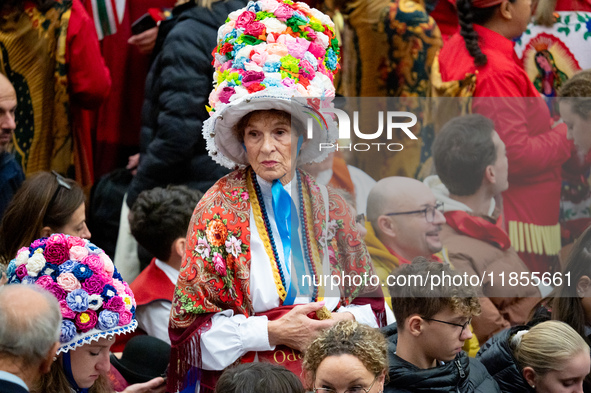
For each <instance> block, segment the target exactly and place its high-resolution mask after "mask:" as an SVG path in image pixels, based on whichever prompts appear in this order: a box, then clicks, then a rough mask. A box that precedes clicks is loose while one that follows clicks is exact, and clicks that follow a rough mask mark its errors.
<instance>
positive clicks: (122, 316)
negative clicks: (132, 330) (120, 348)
mask: <svg viewBox="0 0 591 393" xmlns="http://www.w3.org/2000/svg"><path fill="white" fill-rule="evenodd" d="M132 319H133V314H132V313H131V312H130V311H127V310H125V311H123V312H121V313H119V326H125V325H127V324H129V323H130V322H131V320H132Z"/></svg>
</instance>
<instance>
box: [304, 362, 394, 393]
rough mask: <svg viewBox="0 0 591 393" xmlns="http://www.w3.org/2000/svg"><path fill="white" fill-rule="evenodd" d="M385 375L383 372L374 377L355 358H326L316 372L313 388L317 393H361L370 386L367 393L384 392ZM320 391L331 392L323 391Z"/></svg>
mask: <svg viewBox="0 0 591 393" xmlns="http://www.w3.org/2000/svg"><path fill="white" fill-rule="evenodd" d="M343 365H346V367H343ZM385 375H386V374H385V371H384V372H382V373H381V374H380V375H378V376H377V377H376V376H375V375H374V374H373V373H372V372H371V371H369V370H368V369H367V368H366V367H365V366H364V365H363V363H361V361H360V360H359V359H358V358H357V357H356V356H353V355H348V354H345V355H339V356H328V357H326V358H325V359H324V360H323V361H322V362H321V363H320V365H319V366H318V369H317V370H316V377H315V378H314V387H315V388H316V389H317V392H318V393H328V392H329V391H335V392H337V393H343V392H344V391H345V390H348V391H354V392H357V391H358V392H359V393H363V390H361V388H363V389H368V388H369V387H370V386H371V389H370V390H368V393H377V392H381V391H382V390H384V378H385ZM322 389H332V390H326V391H323V390H322ZM356 389H357V390H356Z"/></svg>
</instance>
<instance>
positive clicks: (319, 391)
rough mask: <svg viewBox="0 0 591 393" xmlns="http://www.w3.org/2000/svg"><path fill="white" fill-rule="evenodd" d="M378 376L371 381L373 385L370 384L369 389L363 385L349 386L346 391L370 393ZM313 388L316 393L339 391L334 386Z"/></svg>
mask: <svg viewBox="0 0 591 393" xmlns="http://www.w3.org/2000/svg"><path fill="white" fill-rule="evenodd" d="M378 377H379V375H376V377H375V378H374V379H373V382H372V383H371V385H369V387H368V388H367V389H366V388H362V387H361V386H355V387H354V388H349V389H347V390H345V391H344V393H362V392H365V393H369V391H370V390H371V388H373V385H375V383H376V381H377V380H378ZM312 390H313V391H314V393H337V391H336V389H333V388H313V389H312Z"/></svg>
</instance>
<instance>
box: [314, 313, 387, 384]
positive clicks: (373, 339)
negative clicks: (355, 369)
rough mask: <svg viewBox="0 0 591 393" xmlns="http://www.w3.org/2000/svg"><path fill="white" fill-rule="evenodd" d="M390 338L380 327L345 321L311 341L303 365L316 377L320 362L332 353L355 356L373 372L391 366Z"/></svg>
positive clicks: (332, 354)
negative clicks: (388, 339) (389, 363)
mask: <svg viewBox="0 0 591 393" xmlns="http://www.w3.org/2000/svg"><path fill="white" fill-rule="evenodd" d="M387 347H388V345H387V342H386V339H385V338H384V335H383V334H382V333H381V332H380V331H379V330H377V329H374V328H372V327H369V326H367V325H362V324H360V323H358V322H355V321H341V322H338V323H337V324H336V325H334V326H333V327H331V328H330V329H328V330H326V331H324V332H323V333H322V334H321V335H320V336H319V337H318V338H317V339H316V340H314V341H313V342H312V344H310V346H309V347H308V349H307V350H306V352H305V355H304V361H303V368H304V370H307V371H309V372H311V373H312V375H313V376H314V378H315V377H316V370H317V369H318V366H320V363H322V361H323V360H324V359H326V358H327V357H329V356H340V355H352V356H355V357H356V358H357V359H359V361H361V363H362V364H363V365H364V366H365V368H367V370H368V371H370V372H371V373H372V374H374V375H376V376H378V375H379V374H380V373H382V372H384V371H385V370H387V369H388V352H387Z"/></svg>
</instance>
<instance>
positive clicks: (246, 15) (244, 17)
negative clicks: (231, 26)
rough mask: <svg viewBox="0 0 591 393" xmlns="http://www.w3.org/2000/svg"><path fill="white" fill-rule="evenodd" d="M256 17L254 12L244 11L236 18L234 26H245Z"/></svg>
mask: <svg viewBox="0 0 591 393" xmlns="http://www.w3.org/2000/svg"><path fill="white" fill-rule="evenodd" d="M255 18H256V14H255V13H254V12H252V11H244V12H243V13H242V14H240V16H238V19H236V27H237V28H246V27H247V26H248V25H249V24H250V23H252V22H253V21H254V20H255Z"/></svg>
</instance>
